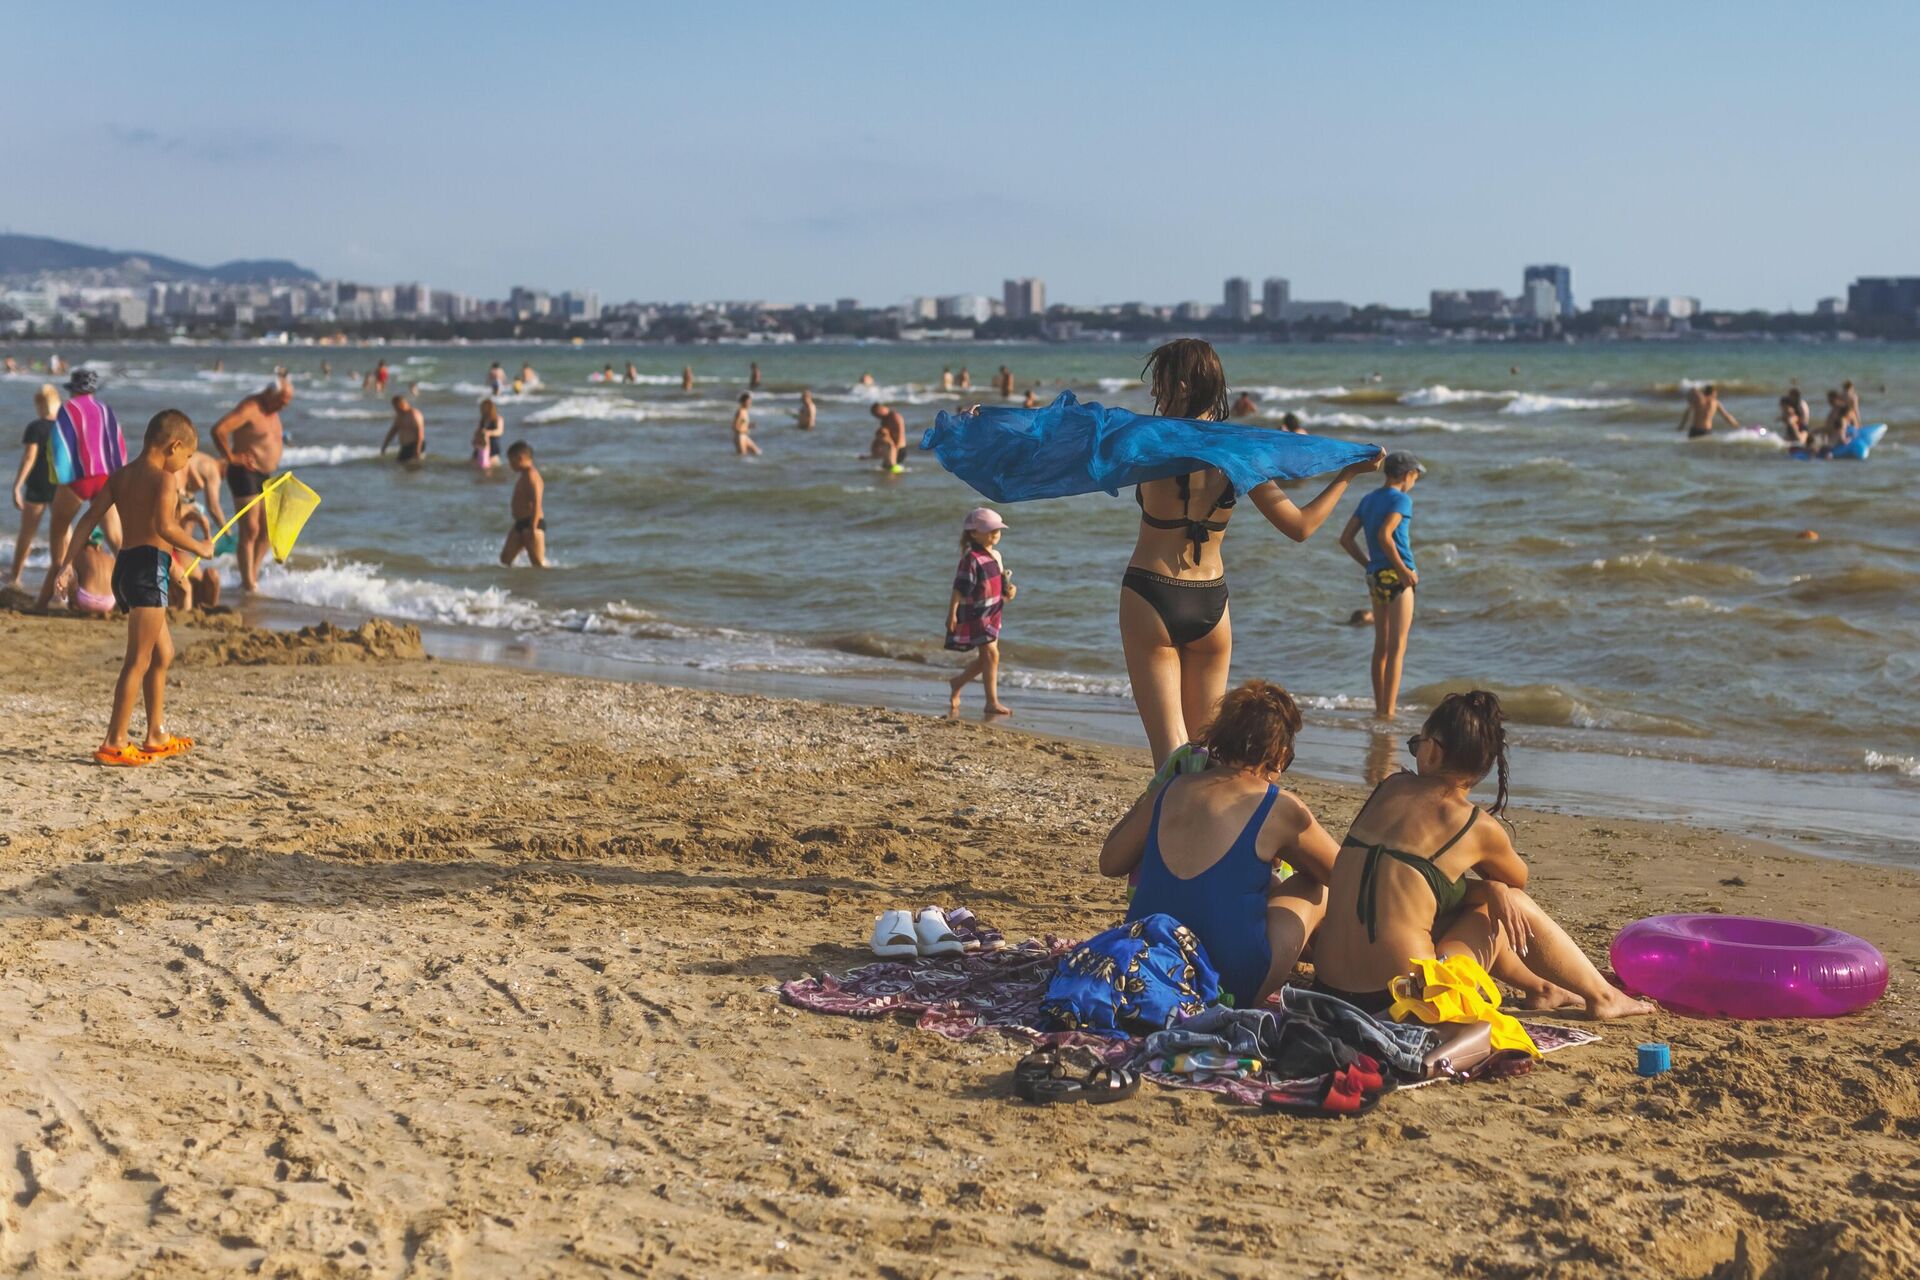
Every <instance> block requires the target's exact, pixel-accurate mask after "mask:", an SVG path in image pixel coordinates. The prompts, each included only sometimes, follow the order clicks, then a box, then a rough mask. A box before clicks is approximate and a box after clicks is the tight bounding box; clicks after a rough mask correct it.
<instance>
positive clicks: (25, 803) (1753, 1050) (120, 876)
mask: <svg viewBox="0 0 1920 1280" xmlns="http://www.w3.org/2000/svg"><path fill="white" fill-rule="evenodd" d="M123 635H124V632H123V628H122V627H121V626H120V625H117V624H108V623H96V622H87V621H80V620H73V619H58V618H54V619H43V618H33V617H26V616H23V615H19V614H8V613H0V655H3V656H0V672H4V675H3V676H0V706H3V707H4V710H5V712H6V714H5V715H4V716H3V717H0V757H4V759H5V761H6V763H7V770H6V772H7V778H8V786H7V788H6V796H7V804H6V811H5V813H4V814H3V815H0V850H3V851H4V866H5V871H4V875H5V896H4V910H5V915H6V927H5V930H4V934H3V935H0V937H4V943H3V944H0V947H3V949H0V970H3V971H4V979H0V981H3V982H4V997H3V998H0V1019H4V1026H3V1027H0V1064H4V1066H5V1071H4V1073H3V1074H0V1133H4V1138H5V1140H6V1142H7V1143H8V1144H10V1145H11V1147H12V1153H11V1157H10V1158H7V1157H4V1156H0V1181H4V1184H5V1185H4V1191H3V1194H4V1201H0V1266H4V1267H5V1268H6V1269H8V1270H9V1271H11V1272H13V1273H15V1274H21V1275H28V1276H54V1275H62V1276H64V1275H86V1276H129V1275H139V1276H182V1277H184V1276H205V1275H221V1274H243V1273H256V1274H262V1275H270V1276H333V1275H376V1276H400V1275H424V1276H454V1275H461V1276H541V1275H601V1274H636V1275H659V1276H709V1275H721V1274H728V1275H731V1274H762V1273H778V1274H790V1275H803V1276H807V1275H852V1276H888V1277H929V1278H930V1277H936V1276H939V1277H968V1276H1008V1275H1011V1276H1035V1277H1038V1276H1049V1275H1057V1274H1062V1273H1068V1272H1076V1271H1078V1272H1087V1273H1091V1274H1097V1275H1108V1274H1123V1273H1124V1274H1130V1275H1142V1276H1147V1275H1151V1276H1188V1275H1195V1276H1198V1275H1214V1276H1217V1275H1233V1276H1239V1275H1247V1276H1253V1275H1302V1276H1340V1277H1371V1276H1411V1275H1438V1274H1454V1275H1469V1276H1502V1277H1504V1276H1513V1277H1518V1276H1527V1275H1535V1274H1541V1273H1543V1272H1550V1273H1551V1274H1554V1275H1559V1276H1575V1277H1580V1276H1612V1275H1649V1276H1688V1277H1708V1276H1713V1277H1728V1278H1732V1277H1755V1278H1758V1277H1763V1276H1782V1277H1784V1276H1794V1277H1801V1276H1811V1277H1833V1278H1836V1280H1837V1278H1839V1277H1867V1276H1882V1275H1885V1276H1896V1275H1913V1274H1915V1273H1916V1272H1920V1010H1917V1009H1916V1002H1915V999H1914V992H1915V989H1916V979H1920V923H1917V922H1920V878H1916V876H1915V875H1914V874H1912V873H1910V872H1905V871H1901V870H1897V869H1890V868H1882V867H1873V866H1864V865H1855V864H1848V863H1842V862H1837V861H1825V860H1817V859H1812V858H1808V857H1803V856H1799V855H1796V854H1790V853H1786V852H1784V851H1781V850H1777V849H1773V848H1769V847H1767V846H1764V845H1760V844H1755V843H1753V842H1749V841H1743V840H1738V839H1734V838H1731V837H1727V836H1723V835H1720V834H1716V833H1714V832H1710V831H1705V830H1695V829H1688V828H1678V827H1670V826H1653V825H1649V824H1643V823H1633V822H1626V821H1619V820H1611V819H1609V820H1605V821H1600V820H1593V819H1584V818H1580V817H1575V816H1565V815H1542V814H1534V813H1526V812H1521V813H1518V814H1516V815H1515V823H1516V826H1517V828H1518V836H1519V845H1520V848H1521V850H1522V852H1523V854H1525V856H1526V857H1527V858H1528V860H1529V862H1530V864H1531V865H1532V867H1533V871H1534V881H1533V886H1532V887H1533V891H1534V894H1535V896H1536V897H1537V898H1538V899H1539V900H1540V901H1541V902H1542V904H1543V905H1545V906H1546V907H1547V908H1548V909H1549V910H1550V911H1552V912H1553V913H1554V914H1555V915H1557V916H1558V917H1559V918H1560V919H1561V920H1562V921H1563V922H1564V923H1565V924H1566V925H1567V926H1568V928H1569V930H1570V931H1571V932H1572V933H1573V935H1574V936H1575V937H1576V938H1577V939H1578V940H1579V941H1580V942H1581V943H1582V944H1583V945H1584V946H1585V947H1586V949H1587V950H1588V952H1589V954H1591V955H1594V956H1596V957H1598V958H1601V959H1602V961H1603V963H1604V956H1605V949H1606V945H1607V942H1608V940H1609V939H1610V938H1611V936H1612V934H1613V933H1614V931H1615V930H1616V929H1617V928H1618V927H1619V926H1621V925H1623V924H1625V923H1626V922H1628V921H1630V920H1632V919H1635V918H1637V917H1640V916H1644V915H1648V914H1653V913H1656V912H1663V911H1725V912H1737V913H1753V914H1763V915H1781V916H1787V917H1797V918H1801V919H1808V920H1814V921H1818V922H1821V923H1825V924H1830V925H1833V926H1837V927H1839V928H1842V929H1847V930H1850V931H1853V932H1856V933H1859V934H1861V935H1863V936H1865V937H1867V938H1869V939H1871V940H1872V941H1874V942H1875V943H1877V944H1878V945H1879V946H1880V947H1881V948H1882V949H1883V950H1884V951H1885V953H1886V955H1887V958H1888V960H1889V963H1890V965H1891V968H1892V971H1893V980H1892V985H1891V987H1890V988H1889V992H1888V995H1887V997H1886V999H1885V1000H1884V1001H1883V1002H1882V1003H1881V1004H1880V1005H1879V1006H1877V1007H1876V1008H1874V1009H1873V1010H1871V1011H1869V1012H1867V1013H1866V1014H1864V1015H1860V1016H1856V1017H1852V1018H1847V1019H1843V1020H1837V1021H1830V1022H1794V1023H1785V1022H1783V1023H1745V1024H1739V1023H1728V1022H1707V1021H1697V1020H1690V1019H1686V1018H1681V1017H1677V1016H1673V1015H1669V1014H1662V1015H1659V1016H1657V1017H1655V1018H1652V1019H1650V1020H1641V1021H1638V1022H1634V1023H1629V1024H1624V1025H1615V1026H1608V1027H1606V1028H1604V1035H1603V1039H1602V1040H1601V1041H1600V1042H1599V1043H1597V1044H1594V1045H1589V1046H1583V1047H1579V1048H1575V1049H1570V1050H1567V1051H1565V1052H1563V1053H1559V1054H1556V1055H1554V1056H1553V1057H1551V1058H1549V1059H1548V1060H1547V1061H1546V1062H1545V1063H1543V1064H1542V1065H1541V1066H1540V1067H1539V1068H1538V1069H1537V1070H1535V1071H1533V1072H1532V1073H1531V1074H1528V1075H1525V1076H1521V1077H1518V1078H1516V1079H1511V1080H1504V1081H1498V1082H1488V1083H1480V1084H1473V1085H1464V1086H1439V1087H1434V1088H1428V1089H1422V1090H1418V1091H1415V1092H1411V1093H1406V1094H1402V1095H1398V1096H1395V1097H1392V1098H1389V1099H1388V1100H1387V1101H1386V1103H1385V1104H1384V1105H1383V1106H1382V1107H1381V1108H1380V1109H1379V1110H1378V1111H1376V1112H1374V1113H1373V1114H1372V1115H1370V1116H1368V1117H1364V1118H1362V1119H1360V1120H1356V1121H1341V1122H1316V1121H1308V1120H1298V1119H1290V1118H1285V1117H1277V1116H1268V1115H1263V1114H1260V1113H1258V1112H1255V1111H1253V1110H1251V1109H1248V1108H1244V1107H1236V1106H1232V1105H1230V1104H1225V1103H1223V1102H1221V1101H1220V1100H1218V1099H1217V1098H1215V1097H1213V1096H1211V1095H1207V1094H1203V1093H1194V1092H1187V1091H1175V1090H1166V1089H1158V1088H1155V1087H1153V1086H1148V1087H1147V1088H1146V1089H1145V1090H1143V1091H1142V1093H1141V1095H1140V1096H1139V1097H1137V1098H1136V1099H1134V1100H1132V1101H1131V1102H1130V1103H1127V1104H1123V1105H1117V1106H1112V1107H1102V1108H1090V1107H1051V1108H1036V1107H1032V1106H1029V1105H1027V1104H1024V1103H1020V1102H1018V1101H1016V1100H1014V1099H1013V1098H1012V1096H1011V1093H1012V1091H1011V1082H1010V1071H1011V1068H1012V1066H1013V1063H1014V1061H1015V1060H1016V1058H1017V1056H1018V1054H1019V1052H1020V1050H1019V1048H1018V1046H1017V1045H1015V1044H1013V1043H1012V1042H1002V1041H994V1040H991V1039H987V1040H978V1041H973V1042H969V1043H965V1044H955V1043H950V1042H948V1041H945V1040H942V1039H940V1038H938V1037H935V1036H932V1035H929V1034H926V1033H923V1032H919V1031H916V1030H915V1029H913V1028H911V1027H909V1026H905V1025H899V1024H891V1023H868V1022H857V1021H853V1020H850V1019H841V1018H831V1017H823V1016H818V1015H815V1014H810V1013H804V1012H801V1011H799V1010H796V1009H794V1008H791V1007H788V1006H785V1005H783V1004H782V1003H780V1001H779V999H778V997H777V995H775V994H774V993H773V992H772V991H771V988H772V987H773V985H774V984H776V983H778V982H780V981H782V980H785V979H788V978H792V977H796V976H799V975H801V974H803V973H820V972H823V971H825V972H834V973H841V972H844V971H846V970H847V969H849V968H852V967H855V966H857V965H859V964H861V963H862V962H863V960H864V959H865V958H866V952H865V949H864V942H865V938H866V935H867V932H868V930H869V929H870V927H871V923H872V920H873V917H874V915H875V913H876V912H878V911H879V910H881V909H882V908H885V907H890V906H919V905H923V904H925V903H927V902H941V903H946V904H955V903H964V904H966V905H968V906H971V907H973V908H974V909H975V910H976V911H978V912H979V913H980V914H981V915H982V916H984V917H986V918H987V919H989V920H990V921H992V922H993V923H994V924H997V925H998V926H1000V927H1001V928H1002V929H1004V930H1005V931H1006V933H1007V934H1008V935H1009V937H1011V938H1014V939H1020V938H1025V937H1029V936H1044V935H1047V934H1056V935H1060V936H1084V935H1086V934H1088V933H1091V932H1094V931H1096V930H1098V929H1100V928H1102V927H1105V926H1106V925H1108V924H1111V923H1112V922H1114V921H1115V920H1116V919H1117V918H1118V917H1119V915H1120V914H1121V911H1122V910H1123V904H1122V897H1121V892H1120V890H1119V888H1118V887H1117V886H1116V885H1115V884H1113V883H1111V882H1105V881H1102V880H1100V879H1099V878H1098V877H1097V876H1095V874H1094V872H1093V866H1094V860H1095V854H1096V851H1097V848H1098V843H1099V840H1100V838H1101V836H1102V835H1103V834H1104V833H1105V831H1106V828H1107V826H1108V825H1109V824H1110V823H1111V822H1112V821H1113V820H1114V819H1115V818H1116V817H1117V816H1118V815H1119V814H1120V813H1121V812H1122V811H1123V809H1124V808H1125V806H1126V804H1127V803H1128V802H1130V801H1131V799H1132V798H1133V796H1134V794H1135V793H1136V792H1137V790H1138V788H1139V786H1140V785H1141V784H1142V782H1143V781H1144V778H1145V774H1146V768H1145V757H1144V752H1139V753H1133V752H1126V751H1120V750H1115V749H1109V748H1104V747H1098V746H1091V745H1085V744H1079V743H1073V742H1066V741H1061V740H1053V739H1046V738H1040V737H1034V736H1028V735H1023V734H1020V733H1017V732H1005V731H1000V730H997V729H989V728H985V727H982V726H980V725H978V724H975V723H965V722H962V723H948V722H943V721H939V720H934V719H929V718H924V717H916V716H912V715H907V714H903V713H899V712H894V711H885V710H863V709H857V708H855V709H848V708H835V707H827V706H821V705H813V704H807V703H800V702H789V701H780V700H775V699H769V698H764V697H749V696H735V695H726V694H718V693H708V692H698V691H689V690H684V689H674V688H663V687H658V686H650V685H641V684H614V683H603V682H595V681H588V680H581V679H569V678H561V677H554V676H544V675H535V674H529V673H525V672H519V671H510V670H502V669H496V668H489V667H483V666H477V665H465V664H459V663H448V662H437V661H431V660H426V659H423V658H421V657H420V656H419V652H418V649H417V647H415V646H414V645H413V644H411V643H410V642H409V640H408V637H407V636H406V635H405V634H404V633H403V632H401V631H399V630H397V629H392V628H387V627H378V628H376V629H374V630H372V631H368V632H364V633H360V634H357V635H350V634H346V633H335V634H329V635H324V636H319V637H315V638H312V639H309V640H292V641H290V640H286V639H281V638H274V637H270V636H265V635H261V634H258V633H251V632H244V631H239V630H236V629H235V628H234V627H233V626H232V625H214V624H203V625H199V626H188V627H180V628H177V629H176V639H177V641H178V642H179V643H180V645H181V647H182V649H183V651H184V656H183V659H182V661H181V663H180V664H179V665H178V666H176V668H175V671H174V675H173V679H172V683H171V687H170V694H169V707H170V711H171V715H170V720H171V721H172V723H171V724H170V725H169V728H172V729H174V730H177V731H179V732H182V733H187V734H191V735H193V736H195V737H196V738H198V739H199V743H200V745H199V747H198V749H197V750H196V751H195V752H194V753H193V754H191V755H190V756H188V757H185V758H183V759H180V760H176V761H172V762H166V763H163V764H160V765H156V766H153V767H150V768H147V769H142V770H129V771H112V770H106V769H102V768H98V767H95V766H93V765H92V764H91V763H89V762H88V753H89V752H90V751H91V749H92V747H93V746H94V744H95V743H96V742H97V741H98V739H99V735H100V729H101V725H102V723H103V722H104V719H105V715H106V703H107V696H108V691H109V688H110V686H111V683H112V680H113V676H114V672H115V669H116V667H117V664H118V661H119V655H120V651H121V648H122V644H123ZM1299 791H1300V794H1301V795H1302V796H1303V798H1305V799H1306V800H1307V801H1308V803H1309V804H1311V805H1312V806H1313V808H1314V809H1315V811H1316V812H1317V813H1318V814H1319V815H1320V816H1321V818H1322V820H1323V821H1324V822H1325V823H1326V825H1327V826H1328V827H1330V828H1331V829H1332V830H1334V831H1335V832H1336V833H1338V832H1340V831H1342V830H1344V828H1345V825H1346V822H1347V820H1348V818H1350V817H1351V815H1352V813H1353V811H1354V809H1355V808H1356V807H1357V805H1358V802H1359V799H1360V791H1359V788H1358V787H1356V786H1336V785H1328V784H1321V783H1313V782H1307V783H1303V784H1302V785H1301V786H1300V788H1299ZM1650 1039H1657V1040H1665V1041H1668V1042H1670V1043H1671V1044H1672V1046H1673V1057H1674V1062H1675V1069H1674V1071H1673V1072H1672V1073H1671V1074H1670V1075H1667V1076H1665V1077H1662V1078H1659V1079H1656V1080H1652V1081H1647V1080H1642V1079H1640V1078H1638V1077H1637V1076H1636V1075H1635V1074H1634V1070H1633V1058H1634V1055H1633V1046H1634V1044H1635V1043H1636V1042H1637V1041H1641V1040H1650Z"/></svg>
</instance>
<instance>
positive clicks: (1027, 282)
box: [1001, 276, 1047, 320]
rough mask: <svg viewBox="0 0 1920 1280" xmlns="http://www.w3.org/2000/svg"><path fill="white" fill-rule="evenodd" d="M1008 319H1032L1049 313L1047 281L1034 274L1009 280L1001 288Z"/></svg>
mask: <svg viewBox="0 0 1920 1280" xmlns="http://www.w3.org/2000/svg"><path fill="white" fill-rule="evenodd" d="M1001 294H1002V301H1003V302H1004V304H1005V307H1004V309H1005V311H1006V313H1007V319H1009V320H1030V319H1032V318H1033V317H1035V316H1044V315H1045V314H1047V282H1046V281H1045V280H1036V279H1034V278H1033V277H1032V276H1022V277H1020V278H1019V279H1018V280H1009V281H1007V282H1006V283H1005V285H1003V286H1002V288H1001Z"/></svg>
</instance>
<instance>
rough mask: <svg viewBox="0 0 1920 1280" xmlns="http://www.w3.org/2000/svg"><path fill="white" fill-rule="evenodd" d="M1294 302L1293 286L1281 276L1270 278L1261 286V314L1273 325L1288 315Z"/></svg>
mask: <svg viewBox="0 0 1920 1280" xmlns="http://www.w3.org/2000/svg"><path fill="white" fill-rule="evenodd" d="M1292 301H1293V285H1292V284H1290V283H1289V282H1288V281H1286V280H1283V279H1282V278H1281V277H1279V276H1268V277H1267V278H1266V280H1265V281H1264V282H1263V283H1262V284H1261V286H1260V314H1261V315H1263V316H1265V317H1266V318H1267V320H1268V321H1269V322H1270V323H1271V322H1274V321H1278V320H1280V319H1282V318H1284V316H1285V315H1286V310H1287V304H1288V303H1289V302H1292Z"/></svg>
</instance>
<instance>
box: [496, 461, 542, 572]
mask: <svg viewBox="0 0 1920 1280" xmlns="http://www.w3.org/2000/svg"><path fill="white" fill-rule="evenodd" d="M507 465H508V466H509V467H511V468H513V470H515V471H517V472H519V474H520V478H519V479H518V480H516V481H514V485H513V505H512V511H513V528H512V529H511V530H509V531H508V533H507V542H506V545H505V546H503V547H501V548H500V563H501V564H504V565H511V564H512V563H513V562H514V561H515V560H517V559H519V558H520V553H521V552H522V551H525V552H526V553H527V562H528V563H529V564H531V565H532V566H533V567H534V568H536V569H544V568H546V567H547V505H546V504H547V482H546V481H545V480H543V479H541V477H540V469H539V468H538V467H536V466H534V465H533V446H532V445H530V444H528V443H527V442H526V441H525V440H516V441H514V442H513V444H512V445H511V446H510V447H509V448H508V449H507Z"/></svg>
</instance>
